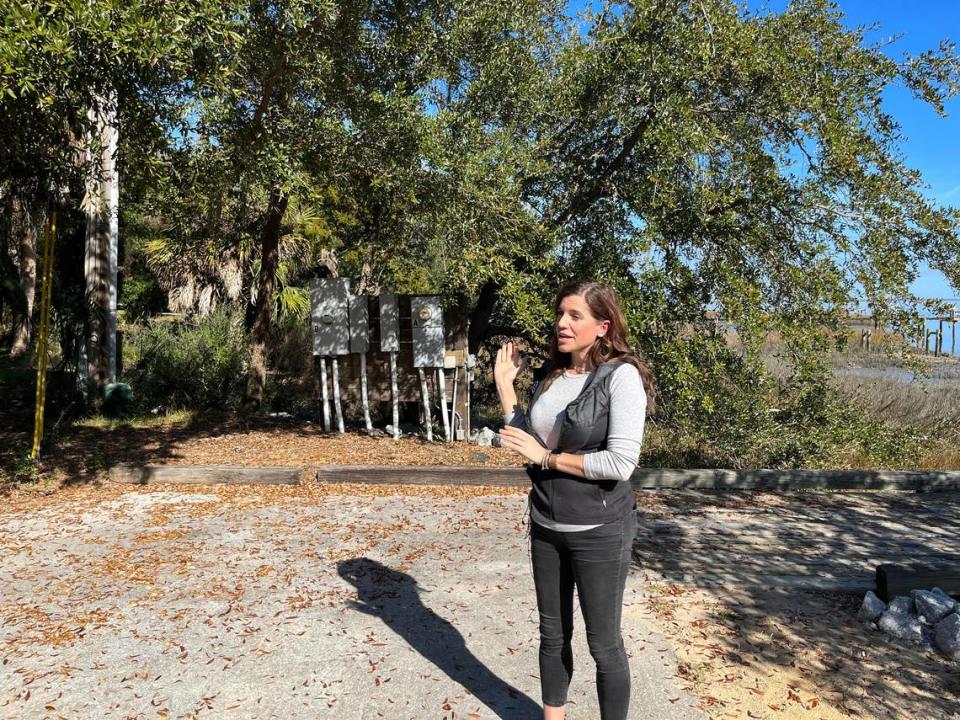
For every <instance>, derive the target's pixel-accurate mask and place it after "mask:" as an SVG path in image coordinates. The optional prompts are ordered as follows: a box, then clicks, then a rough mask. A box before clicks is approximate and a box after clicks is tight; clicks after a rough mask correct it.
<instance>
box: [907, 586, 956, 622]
mask: <svg viewBox="0 0 960 720" xmlns="http://www.w3.org/2000/svg"><path fill="white" fill-rule="evenodd" d="M910 595H911V596H912V597H913V604H914V606H915V607H916V608H917V614H918V615H920V616H922V617H923V618H925V619H926V621H927V622H928V623H930V624H931V625H936V624H937V623H938V622H940V621H941V620H943V619H944V618H945V617H946V616H947V615H949V614H950V613H952V612H953V611H954V609H956V607H957V603H956V601H954V599H953V598H950V597H947V596H946V595H942V594H940V593H935V592H930V591H929V590H911V591H910Z"/></svg>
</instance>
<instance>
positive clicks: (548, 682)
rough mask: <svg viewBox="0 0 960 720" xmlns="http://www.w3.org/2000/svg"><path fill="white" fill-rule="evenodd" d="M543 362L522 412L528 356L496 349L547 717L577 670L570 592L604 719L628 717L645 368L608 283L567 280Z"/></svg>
mask: <svg viewBox="0 0 960 720" xmlns="http://www.w3.org/2000/svg"><path fill="white" fill-rule="evenodd" d="M554 311H555V318H556V319H555V325H554V329H555V336H554V338H553V340H552V341H551V344H550V359H549V360H548V361H547V362H546V363H544V365H543V367H542V368H540V370H539V371H538V372H535V373H534V383H533V387H532V388H531V390H530V400H529V402H528V403H527V409H526V412H523V411H522V410H521V409H520V407H519V406H518V405H517V395H516V392H515V391H514V387H513V383H514V381H515V379H516V377H517V374H518V372H519V371H520V370H522V369H524V368H525V367H526V361H525V360H522V359H521V358H520V354H519V352H518V351H517V350H516V348H515V347H514V346H513V343H509V342H508V343H504V345H503V346H502V347H501V348H500V350H499V351H498V353H497V359H496V365H495V367H494V379H495V381H496V384H497V392H498V394H499V396H500V402H501V404H502V405H503V412H504V423H505V427H504V428H503V430H502V431H501V433H500V439H501V444H502V446H503V447H507V448H510V449H511V450H513V451H515V452H518V453H520V454H521V455H523V456H524V457H525V458H527V460H529V463H528V464H527V472H528V473H529V475H530V478H531V480H532V482H533V488H532V489H531V491H530V518H531V520H532V522H531V531H530V552H531V556H532V564H533V579H534V586H535V587H536V594H537V608H538V610H539V613H540V682H541V689H542V699H543V705H544V708H543V717H544V720H563V717H564V705H565V704H566V701H567V690H568V688H569V685H570V677H571V675H572V674H573V653H572V650H571V639H572V637H573V589H574V587H576V589H577V594H578V596H579V599H580V609H581V611H582V613H583V621H584V624H585V626H586V631H587V641H588V644H589V646H590V654H591V655H592V656H593V659H594V661H595V662H596V666H597V694H598V696H599V701H600V717H601V718H602V720H625V719H626V717H627V708H628V706H629V703H630V669H629V667H628V665H627V655H626V651H625V650H624V646H623V637H622V636H621V633H620V617H621V611H622V607H623V591H624V586H625V584H626V579H627V571H628V569H629V566H630V551H631V548H632V544H633V543H632V541H633V537H634V535H635V533H636V514H635V510H636V499H635V496H634V493H633V488H632V486H631V484H630V476H631V475H632V473H633V470H634V468H635V467H636V466H637V461H638V460H639V457H640V444H641V441H642V440H643V426H644V419H645V416H646V413H647V411H648V410H649V411H651V412H652V410H653V397H654V393H653V382H652V375H651V373H650V370H649V369H648V368H647V367H646V365H644V364H643V362H642V361H641V360H640V359H639V358H638V357H637V355H636V353H635V352H634V351H633V350H632V349H631V348H630V347H629V346H628V345H627V343H626V321H625V319H624V316H623V311H622V310H621V309H620V304H619V302H618V300H617V297H616V294H615V292H614V291H613V289H612V288H610V287H609V286H607V285H604V284H602V283H598V282H590V281H581V282H573V283H568V284H567V285H565V286H564V287H563V288H561V289H560V291H559V293H558V294H557V297H556V300H555V301H554Z"/></svg>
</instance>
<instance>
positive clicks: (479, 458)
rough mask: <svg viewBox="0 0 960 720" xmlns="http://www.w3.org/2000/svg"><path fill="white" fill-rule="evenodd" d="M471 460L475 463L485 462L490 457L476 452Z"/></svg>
mask: <svg viewBox="0 0 960 720" xmlns="http://www.w3.org/2000/svg"><path fill="white" fill-rule="evenodd" d="M473 459H474V460H476V461H477V462H487V461H488V460H489V459H490V456H489V455H487V454H486V453H482V452H476V453H474V454H473Z"/></svg>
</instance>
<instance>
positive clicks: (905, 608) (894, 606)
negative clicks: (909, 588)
mask: <svg viewBox="0 0 960 720" xmlns="http://www.w3.org/2000/svg"><path fill="white" fill-rule="evenodd" d="M887 610H889V611H890V612H892V613H899V614H900V615H909V614H910V613H912V612H916V607H915V606H914V604H913V598H911V597H907V596H906V595H897V596H896V597H895V598H893V600H891V601H890V604H889V605H887Z"/></svg>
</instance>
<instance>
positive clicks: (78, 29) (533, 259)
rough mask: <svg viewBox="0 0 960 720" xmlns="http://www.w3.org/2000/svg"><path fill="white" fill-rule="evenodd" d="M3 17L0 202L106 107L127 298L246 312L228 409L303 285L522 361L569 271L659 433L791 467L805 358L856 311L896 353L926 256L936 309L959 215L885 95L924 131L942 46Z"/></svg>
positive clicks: (797, 7) (55, 168) (811, 432)
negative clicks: (613, 327)
mask: <svg viewBox="0 0 960 720" xmlns="http://www.w3.org/2000/svg"><path fill="white" fill-rule="evenodd" d="M3 12H4V15H5V22H4V23H3V25H2V26H0V70H2V76H0V130H2V131H3V133H4V137H6V138H9V139H10V141H9V142H8V143H7V144H6V145H4V147H3V148H0V173H2V175H0V190H2V191H3V192H4V193H9V192H10V191H11V189H13V188H19V190H18V192H19V191H21V190H22V189H23V188H27V189H29V191H30V192H33V193H34V194H40V193H42V190H43V188H45V187H46V185H47V184H49V182H50V181H51V180H54V181H57V182H61V181H63V180H64V179H67V180H70V179H71V178H72V179H74V181H75V180H76V178H78V177H79V176H80V175H82V173H83V168H82V167H79V166H78V164H77V161H76V145H77V142H78V141H79V140H80V139H82V137H83V133H84V130H85V122H86V120H85V118H86V117H87V111H88V109H89V107H90V106H91V104H94V103H96V102H97V98H102V97H106V96H107V95H108V93H109V92H114V93H116V97H117V102H118V105H119V109H120V117H121V127H122V128H123V129H124V132H123V134H122V136H121V137H122V146H121V163H122V168H123V169H124V172H125V173H126V175H125V178H126V180H125V181H124V190H123V195H122V202H121V221H122V223H123V233H122V235H123V242H124V244H125V253H126V261H125V265H124V270H125V273H126V276H125V281H126V285H125V287H127V288H129V290H130V293H129V294H128V295H127V301H128V303H129V306H130V307H140V308H144V309H145V310H144V312H146V311H147V310H146V308H148V303H145V302H141V300H142V299H143V298H144V297H145V295H144V293H145V292H146V291H145V290H144V288H145V287H148V286H149V287H152V288H153V289H154V291H156V290H160V291H162V292H161V293H160V295H156V294H155V295H154V296H153V297H163V296H165V297H167V298H168V301H170V302H173V303H175V304H176V305H177V308H178V309H183V310H187V311H190V312H208V311H210V310H212V309H213V308H214V307H215V306H217V305H220V304H227V305H234V306H237V307H239V308H241V309H245V310H246V315H247V320H248V326H249V327H250V328H252V329H253V330H254V333H253V341H252V347H253V349H254V355H255V357H256V358H258V359H256V360H255V362H254V363H253V365H254V366H256V367H255V368H254V369H253V370H252V372H251V378H250V385H249V387H248V394H250V395H251V396H252V397H254V398H258V397H261V396H262V387H263V383H264V371H265V366H266V363H267V351H268V349H269V344H270V342H271V340H270V337H271V336H270V332H271V327H272V325H273V323H274V320H275V318H276V315H277V312H278V311H279V312H280V313H281V314H285V315H289V316H293V317H302V316H303V314H304V312H305V311H306V308H307V303H306V295H305V289H304V288H305V285H306V282H307V280H308V279H309V278H310V277H313V276H315V275H316V274H317V273H318V272H334V273H339V274H341V275H349V276H351V277H355V278H359V279H360V289H361V290H372V291H377V290H379V289H385V290H390V291H395V292H423V293H439V294H442V295H444V296H445V297H446V298H447V299H448V300H449V301H450V302H456V303H458V304H460V305H465V306H467V307H468V308H469V309H470V312H471V338H470V341H471V345H472V347H473V348H474V349H476V348H478V347H479V346H480V345H482V344H483V343H486V342H489V341H490V340H491V338H493V337H494V336H496V335H502V334H504V333H512V334H516V335H520V336H523V337H525V338H527V339H528V340H529V341H530V342H531V343H534V344H536V343H542V342H544V341H545V340H546V338H547V337H548V334H549V332H550V329H551V323H552V317H551V312H550V307H549V304H550V301H551V299H552V296H553V293H554V292H555V290H556V288H557V287H558V286H559V285H560V284H561V283H562V282H563V281H564V280H566V279H569V278H572V277H593V278H597V279H600V280H603V281H606V282H608V283H610V284H611V285H613V286H614V287H615V288H616V289H617V290H618V293H619V295H620V297H621V299H622V301H623V303H624V307H625V310H626V312H627V315H628V320H629V322H630V328H631V331H632V333H633V337H632V338H631V340H632V342H634V344H635V345H636V346H637V347H638V348H639V349H640V350H641V352H642V354H643V355H645V357H647V358H648V360H649V361H650V363H651V365H652V366H653V368H654V372H655V376H656V379H657V382H658V386H659V393H660V406H661V408H662V411H661V412H660V414H659V415H658V418H657V422H659V423H662V424H663V425H664V426H670V427H678V428H679V427H682V428H687V429H689V430H690V431H691V432H693V433H694V434H695V435H697V436H698V437H701V438H703V439H704V442H709V443H711V444H713V445H715V446H716V447H719V448H721V451H720V453H719V454H720V455H721V456H723V457H724V458H726V459H727V461H728V462H731V463H737V462H744V457H745V456H747V455H749V456H750V458H751V460H750V461H756V462H767V463H774V462H782V463H790V462H800V461H803V459H804V458H809V457H812V456H815V455H816V453H817V442H818V441H817V440H816V439H815V437H816V436H817V433H818V432H821V431H822V428H823V427H824V425H825V423H826V424H828V425H829V423H830V422H835V421H836V417H837V416H836V412H837V410H836V406H835V405H833V404H831V402H832V401H831V394H830V392H829V391H828V390H827V388H826V384H825V369H824V364H823V356H824V353H825V352H826V351H827V350H829V348H830V345H831V343H832V342H833V338H834V337H835V334H833V333H832V332H831V330H837V329H839V328H840V327H841V324H842V322H843V318H844V315H845V313H846V312H847V310H848V309H849V307H850V306H851V304H853V303H862V304H866V305H868V306H869V307H870V308H871V310H872V311H873V312H874V313H875V315H876V316H877V317H878V318H879V319H880V320H881V321H882V322H884V323H885V324H887V325H889V326H890V328H892V329H893V330H897V331H901V332H906V331H907V330H908V328H910V327H912V326H913V325H915V324H916V321H917V317H918V311H919V309H920V305H921V304H920V302H919V301H918V299H917V298H916V297H914V296H913V295H912V294H911V293H910V290H909V287H910V283H911V281H912V280H913V279H914V278H915V277H916V275H917V272H918V269H919V268H920V267H921V265H922V264H928V265H929V266H930V267H933V268H936V269H938V270H940V271H941V272H943V273H944V274H945V275H946V276H947V278H948V279H949V280H950V282H951V283H952V284H953V286H954V287H958V288H960V268H958V266H957V264H956V258H957V257H958V255H960V252H958V251H960V234H958V230H960V214H958V211H957V209H956V208H950V207H939V206H937V205H936V204H935V203H933V202H931V201H930V200H929V199H928V198H927V196H926V195H925V194H924V186H923V178H922V177H921V176H920V174H919V173H918V172H917V171H916V170H914V169H912V168H910V167H909V166H908V165H907V164H906V163H905V161H904V159H903V157H902V151H901V142H902V140H903V138H902V136H901V130H900V127H899V126H898V124H897V122H896V119H895V118H894V117H892V116H891V115H890V114H889V113H888V112H887V110H886V109H885V107H884V103H883V93H884V91H885V90H886V89H887V88H888V87H891V86H893V85H901V86H903V87H906V88H907V89H908V90H910V91H911V92H912V93H913V95H914V96H915V97H916V100H917V102H923V103H928V104H929V105H931V106H932V107H933V108H934V109H935V110H936V111H937V112H939V113H941V114H942V113H943V112H944V107H945V102H946V101H947V100H948V99H949V98H951V97H953V96H955V95H956V93H957V90H958V88H960V58H958V55H957V53H956V48H955V46H954V45H953V44H952V43H950V42H949V41H944V43H943V44H942V45H941V46H940V47H939V48H936V49H932V50H930V51H929V52H926V53H923V54H921V55H918V56H915V57H909V56H904V57H899V58H895V57H893V56H892V53H891V48H889V47H887V46H885V45H883V44H871V43H869V42H868V41H867V40H866V37H867V35H866V30H865V29H864V28H852V29H851V28H849V27H847V26H846V25H845V24H844V21H843V16H842V13H841V11H840V9H839V8H838V6H837V5H836V4H834V3H831V2H827V1H826V0H794V2H792V3H790V5H789V6H788V7H787V8H786V10H784V11H783V12H781V13H773V12H753V11H750V10H748V9H746V8H745V7H744V6H743V5H740V4H737V3H735V2H731V1H730V0H697V1H696V2H677V1H676V0H670V1H667V0H633V1H632V2H623V3H621V2H607V3H605V4H603V6H602V7H601V8H599V10H597V11H595V12H585V13H584V14H583V15H582V16H579V17H571V16H569V15H568V14H566V8H565V7H564V6H563V5H562V4H559V3H556V2H548V1H546V0H514V1H512V2H507V3H489V2H483V1H481V0H415V1H414V2H409V1H407V0H402V1H401V0H392V1H391V0H387V1H386V2H369V1H364V0H349V1H347V2H330V1H321V0H296V1H295V2H284V3H274V2H268V1H265V0H264V1H255V2H254V1H247V2H241V1H240V0H230V1H229V2H226V3H222V2H217V3H208V2H206V1H205V0H191V1H189V2H188V1H187V0H182V1H180V2H177V1H174V2H167V3H163V4H159V5H158V4H156V3H150V2H132V3H131V2H124V3H120V2H113V1H108V0H96V1H95V2H86V1H81V0H75V1H68V2H52V1H46V2H12V3H8V4H7V6H5V10H4V11H3ZM28 181H29V182H28ZM123 292H124V291H123V289H121V303H123V302H124V294H123ZM152 302H154V301H152ZM138 303H139V304H138ZM716 316H720V317H723V318H726V319H728V320H730V321H732V322H734V323H735V324H736V327H737V331H738V334H739V338H740V340H741V343H742V346H740V347H731V346H730V344H729V343H728V342H727V340H726V339H725V337H724V335H723V333H722V331H721V330H720V329H718V327H717V324H716V322H715V320H714V318H715V317H716ZM771 336H776V337H777V339H778V342H779V343H780V344H781V347H782V352H783V355H784V359H785V360H786V362H787V363H788V366H789V368H790V371H789V373H788V374H787V376H786V378H780V377H776V376H774V375H773V374H771V373H770V371H769V368H768V367H767V363H766V361H765V359H764V357H763V354H762V352H761V350H762V348H763V344H764V342H765V341H766V340H767V339H769V338H770V337H771ZM902 351H903V352H908V349H906V348H904V349H903V350H902ZM258 388H259V389H258ZM831 413H833V415H831ZM828 416H830V417H831V418H833V420H830V421H829V422H828V420H827V419H826V418H827V417H828ZM788 425H789V426H790V427H793V428H801V429H802V432H799V433H793V434H791V435H790V437H791V438H794V440H791V441H790V442H792V443H793V444H792V445H790V444H789V443H788V442H787V441H784V440H783V439H782V436H783V434H782V433H779V432H778V430H777V429H778V428H782V427H785V426H788ZM797 438H799V439H797ZM757 448H760V449H759V450H758V449H757Z"/></svg>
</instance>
